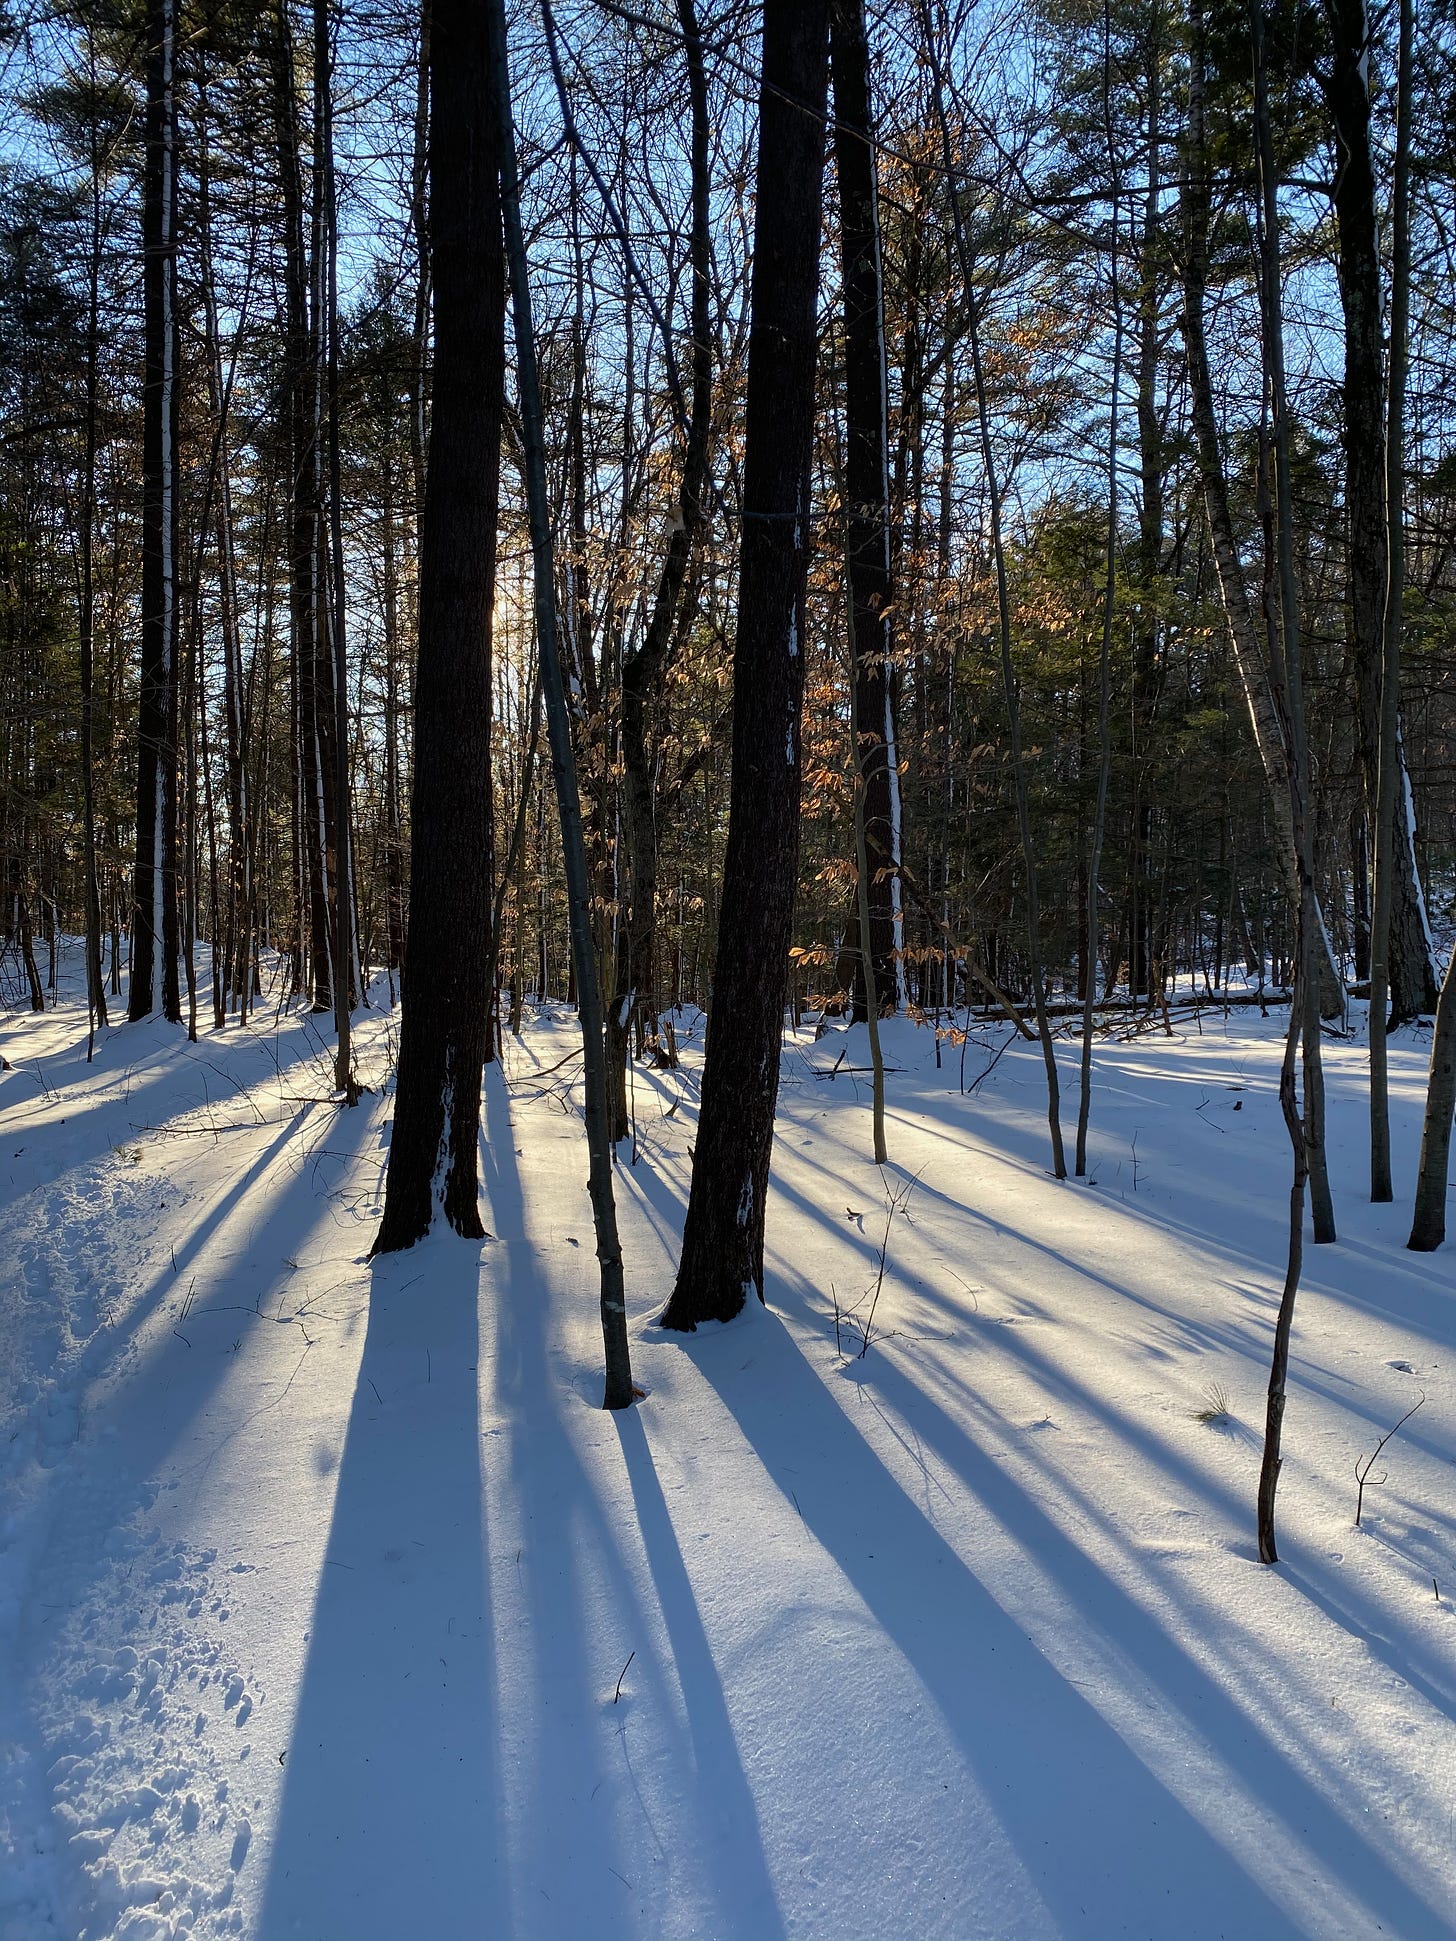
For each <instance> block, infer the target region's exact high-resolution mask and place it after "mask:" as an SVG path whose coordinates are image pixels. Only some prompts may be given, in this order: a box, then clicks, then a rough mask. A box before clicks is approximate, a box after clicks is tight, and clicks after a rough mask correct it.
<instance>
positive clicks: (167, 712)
mask: <svg viewBox="0 0 1456 1941" xmlns="http://www.w3.org/2000/svg"><path fill="white" fill-rule="evenodd" d="M176 43H177V13H176V0H150V3H149V6H148V10H147V101H146V177H145V189H144V196H143V205H144V206H143V269H142V282H143V293H144V310H145V339H146V344H145V360H146V375H145V384H144V405H143V410H144V417H145V429H144V446H145V450H144V464H143V488H142V655H141V687H140V693H139V696H138V710H137V848H136V872H135V895H134V902H133V914H132V957H131V992H130V996H129V999H128V1004H127V1014H128V1016H129V1017H131V1018H133V1019H140V1018H145V1017H150V1016H151V1015H152V1014H153V1013H154V1012H157V1011H161V1012H162V1013H163V1014H164V1015H165V1016H166V1017H168V1018H170V1019H171V1020H173V1022H180V1020H181V1016H182V1002H181V992H180V989H179V986H178V979H177V953H178V945H179V935H178V916H177V890H178V883H177V875H178V868H177V862H178V858H177V646H178V638H179V632H180V629H179V622H178V607H177V541H178V537H179V533H180V530H181V522H180V516H179V506H178V483H179V473H178V463H177V428H178V418H179V403H180V386H179V382H178V368H177V367H178V354H179V350H180V344H181V339H180V332H179V327H178V318H177V101H176V80H175V69H176V55H177V44H176Z"/></svg>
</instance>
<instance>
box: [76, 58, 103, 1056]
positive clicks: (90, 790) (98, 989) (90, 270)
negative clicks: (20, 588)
mask: <svg viewBox="0 0 1456 1941" xmlns="http://www.w3.org/2000/svg"><path fill="white" fill-rule="evenodd" d="M86 56H87V63H88V66H89V69H90V75H89V78H90V82H91V86H92V87H93V89H94V88H95V86H96V39H95V32H94V29H93V28H92V27H91V26H90V25H89V24H88V26H87V30H86ZM89 134H90V147H91V154H90V163H91V182H90V189H91V236H90V249H89V253H88V256H87V264H86V460H85V467H86V469H85V474H84V477H83V479H82V485H81V614H80V620H81V628H80V631H81V815H82V840H83V843H84V847H85V872H86V873H85V895H86V998H87V1003H88V1005H89V1007H90V1013H91V1035H90V1036H89V1037H88V1039H87V1044H86V1057H87V1061H88V1062H89V1060H90V1057H91V1051H92V1045H93V1041H94V1036H95V1031H96V1028H97V1027H98V1026H100V1027H104V1026H105V1024H106V1022H107V1016H106V985H105V981H104V979H103V977H102V975H101V897H100V891H99V887H98V882H97V867H96V776H95V770H94V760H93V750H92V723H93V718H94V714H93V710H94V689H95V664H96V572H95V541H96V443H97V430H96V410H97V363H98V359H99V355H100V277H101V154H100V145H99V130H98V126H97V119H96V117H95V115H92V116H91V117H90V118H89Z"/></svg>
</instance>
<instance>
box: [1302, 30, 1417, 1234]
mask: <svg viewBox="0 0 1456 1941" xmlns="http://www.w3.org/2000/svg"><path fill="white" fill-rule="evenodd" d="M1325 11H1326V14H1327V17H1328V20H1329V25H1330V49H1331V60H1330V71H1329V74H1328V77H1327V78H1326V80H1325V96H1326V99H1327V101H1328V103H1329V108H1330V119H1331V122H1332V124H1333V126H1334V131H1335V145H1336V163H1337V166H1336V169H1335V179H1334V188H1333V191H1332V196H1333V202H1334V209H1335V227H1336V235H1337V238H1338V244H1339V266H1340V304H1341V309H1342V311H1343V315H1344V326H1345V378H1344V397H1343V400H1342V402H1343V405H1344V417H1343V421H1342V425H1341V431H1342V436H1343V442H1344V448H1345V506H1346V517H1347V520H1348V534H1347V558H1348V566H1347V576H1348V582H1349V594H1348V599H1349V626H1350V638H1351V647H1352V649H1353V658H1354V665H1355V689H1356V708H1355V730H1356V743H1357V748H1358V753H1359V757H1360V766H1361V771H1362V774H1363V777H1364V783H1365V801H1366V805H1367V807H1366V823H1367V826H1368V827H1370V828H1372V829H1373V830H1374V831H1375V837H1376V840H1375V844H1374V847H1375V849H1376V851H1377V875H1378V873H1379V858H1380V854H1381V853H1384V854H1385V856H1386V858H1387V873H1388V877H1389V881H1388V883H1387V891H1388V894H1389V898H1390V909H1389V913H1388V956H1389V963H1388V972H1389V977H1388V987H1389V995H1390V1004H1391V1015H1392V1021H1393V1022H1394V1023H1396V1024H1403V1023H1405V1022H1406V1021H1407V1020H1408V1019H1410V1018H1413V1017H1417V1016H1419V1015H1421V1014H1422V1013H1423V1012H1426V1013H1428V1012H1430V1011H1432V1010H1434V1008H1435V1004H1436V979H1435V971H1434V968H1433V966H1432V963H1431V943H1430V937H1429V934H1428V932H1427V927H1426V915H1425V904H1424V900H1423V897H1422V894H1421V880H1420V871H1419V869H1418V868H1417V865H1416V858H1415V831H1414V829H1413V828H1412V827H1411V823H1410V818H1409V816H1408V814H1406V813H1405V809H1406V805H1407V804H1408V803H1409V801H1410V779H1409V775H1408V773H1407V769H1406V762H1405V754H1404V749H1403V747H1402V745H1401V739H1400V731H1399V721H1400V712H1399V711H1400V699H1399V692H1398V689H1397V692H1396V693H1395V694H1394V695H1392V696H1390V697H1389V699H1390V704H1391V706H1392V707H1393V708H1394V710H1395V722H1396V727H1395V730H1394V737H1395V738H1394V753H1393V755H1392V756H1391V760H1390V764H1389V766H1388V773H1387V790H1386V797H1387V798H1388V799H1385V798H1383V797H1382V792H1381V785H1380V763H1381V760H1382V759H1383V755H1382V747H1383V743H1382V715H1383V712H1384V710H1385V707H1386V700H1385V680H1386V671H1387V670H1386V667H1385V607H1386V584H1387V567H1388V562H1387V489H1386V477H1385V454H1386V435H1385V432H1386V427H1385V422H1384V414H1383V412H1382V402H1383V400H1384V398H1385V395H1386V389H1387V386H1386V382H1385V375H1384V372H1383V370H1382V358H1381V340H1382V337H1383V334H1384V314H1383V306H1382V302H1381V277H1380V244H1379V233H1380V217H1379V211H1378V209H1377V206H1376V186H1375V165H1374V157H1373V155H1372V151H1371V139H1370V122H1371V101H1370V73H1371V65H1372V55H1373V53H1374V49H1373V47H1372V45H1371V40H1372V34H1373V26H1372V22H1371V16H1370V12H1369V10H1368V8H1367V7H1366V5H1365V0H1325ZM1407 85H1408V77H1407ZM1408 119H1409V117H1408V116H1407V120H1408ZM1405 273H1406V275H1407V276H1408V275H1409V267H1408V265H1407V269H1406V272H1405ZM1393 364H1394V355H1393V352H1392V366H1393ZM1393 385H1394V371H1393V369H1392V374H1391V396H1390V401H1389V409H1390V412H1391V413H1392V414H1393V413H1395V412H1398V411H1399V410H1401V409H1402V408H1403V400H1398V399H1396V398H1395V396H1394V393H1393ZM1392 422H1393V419H1392ZM1402 489H1403V481H1402ZM1397 499H1398V494H1397ZM1397 510H1398V506H1397ZM1386 738H1387V739H1389V730H1388V729H1387V730H1386ZM1377 894H1379V890H1378V888H1377ZM1359 968H1360V967H1359V966H1357V971H1358V969H1359ZM1377 1197H1379V1196H1377ZM1384 1197H1386V1198H1388V1197H1389V1194H1388V1192H1387V1193H1386V1194H1385V1195H1384Z"/></svg>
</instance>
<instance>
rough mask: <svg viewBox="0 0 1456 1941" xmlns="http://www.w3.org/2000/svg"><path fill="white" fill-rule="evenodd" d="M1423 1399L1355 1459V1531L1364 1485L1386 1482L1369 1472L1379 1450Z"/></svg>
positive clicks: (1437, 1597)
mask: <svg viewBox="0 0 1456 1941" xmlns="http://www.w3.org/2000/svg"><path fill="white" fill-rule="evenodd" d="M1425 1399H1426V1397H1425V1391H1424V1390H1422V1391H1421V1400H1420V1402H1417V1403H1416V1404H1415V1406H1414V1407H1413V1408H1408V1409H1407V1410H1406V1412H1405V1414H1404V1415H1403V1416H1402V1417H1401V1418H1400V1420H1399V1422H1397V1423H1396V1425H1395V1428H1394V1429H1387V1430H1386V1432H1385V1434H1384V1435H1383V1436H1382V1437H1381V1438H1380V1440H1379V1442H1377V1443H1376V1445H1375V1447H1374V1448H1373V1449H1372V1450H1371V1451H1370V1454H1369V1455H1368V1456H1358V1457H1357V1458H1356V1460H1355V1483H1356V1490H1355V1528H1356V1529H1357V1530H1358V1529H1359V1528H1360V1512H1361V1509H1362V1508H1363V1506H1364V1503H1365V1485H1366V1484H1367V1483H1369V1485H1370V1487H1371V1489H1379V1488H1380V1486H1381V1484H1382V1483H1384V1482H1385V1481H1386V1477H1387V1472H1386V1471H1385V1470H1382V1471H1381V1472H1380V1474H1379V1475H1378V1476H1372V1475H1371V1474H1370V1471H1371V1470H1372V1469H1373V1468H1374V1466H1375V1458H1376V1457H1377V1456H1378V1455H1379V1454H1380V1452H1381V1450H1382V1449H1383V1448H1384V1447H1385V1445H1386V1443H1387V1442H1389V1441H1390V1438H1391V1437H1392V1436H1393V1435H1394V1434H1395V1433H1396V1430H1399V1429H1403V1428H1404V1427H1405V1425H1406V1423H1407V1422H1409V1421H1410V1419H1411V1417H1412V1416H1413V1415H1414V1414H1415V1412H1416V1409H1418V1408H1419V1407H1420V1406H1421V1402H1424V1401H1425ZM1435 1581H1436V1580H1435V1578H1434V1577H1433V1578H1432V1579H1431V1582H1432V1583H1433V1584H1434V1583H1435ZM1440 1597H1441V1593H1440V1592H1439V1591H1437V1592H1436V1600H1437V1602H1438V1603H1439V1602H1440Z"/></svg>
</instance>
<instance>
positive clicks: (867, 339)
mask: <svg viewBox="0 0 1456 1941" xmlns="http://www.w3.org/2000/svg"><path fill="white" fill-rule="evenodd" d="M829 31H830V46H831V54H832V59H833V67H834V162H835V173H836V175H837V177H838V181H839V236H840V249H841V258H842V286H843V301H844V417H845V466H844V473H845V478H844V483H845V497H846V501H847V504H846V508H845V516H846V527H847V531H846V552H847V557H848V565H849V588H850V598H851V600H852V602H853V609H854V610H853V625H852V634H853V638H854V641H855V645H856V652H855V664H854V667H853V669H852V670H851V673H852V678H853V680H854V684H855V695H854V701H855V713H856V715H857V717H858V721H859V730H858V735H857V740H856V746H855V760H856V762H857V764H858V767H859V772H860V789H861V796H862V803H863V815H864V845H865V852H866V856H867V859H868V868H869V880H868V882H867V884H866V898H865V900H866V901H867V903H868V907H869V951H870V957H871V959H872V961H873V965H874V984H875V988H876V990H877V992H878V994H879V1002H880V1003H881V1004H882V1005H890V1004H892V1003H893V1005H894V1008H895V1009H897V1010H898V1009H899V1008H900V1006H901V1005H902V1004H903V1002H904V998H905V971H904V958H903V954H902V953H903V949H904V923H903V917H902V914H901V894H900V861H901V845H902V825H901V801H900V777H899V773H898V768H897V755H896V734H895V680H894V670H893V664H892V661H891V658H890V656H891V651H892V649H893V646H894V639H893V628H892V623H891V614H890V608H891V604H892V601H893V597H894V596H893V590H892V587H891V581H890V477H889V470H888V465H889V451H888V447H889V424H888V417H889V407H888V396H887V392H888V377H887V373H886V370H885V337H884V287H883V279H882V275H881V259H880V212H879V191H878V183H877V180H876V163H875V150H874V144H873V138H872V130H871V123H870V91H869V44H868V40H867V38H866V33H865V19H864V5H863V0H833V5H832V6H831V8H830V16H829ZM855 990H856V1000H855V1009H856V1014H857V1015H861V1016H862V1015H863V1012H864V1005H865V978H864V974H863V970H862V968H859V967H857V971H856V978H855Z"/></svg>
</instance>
